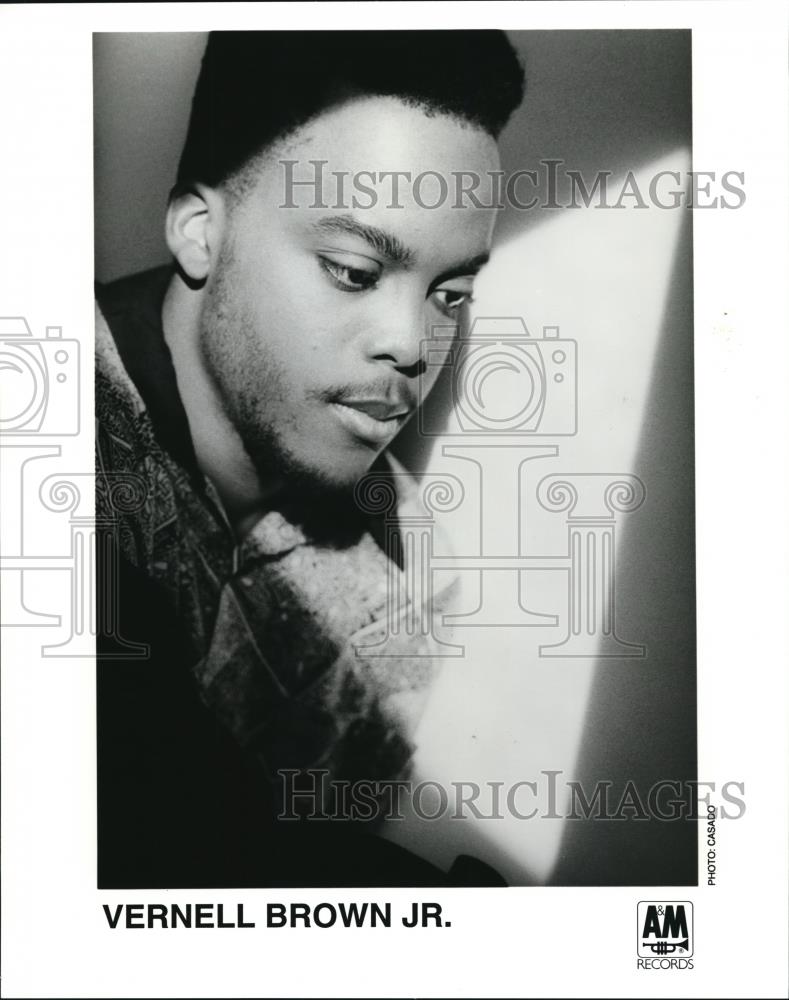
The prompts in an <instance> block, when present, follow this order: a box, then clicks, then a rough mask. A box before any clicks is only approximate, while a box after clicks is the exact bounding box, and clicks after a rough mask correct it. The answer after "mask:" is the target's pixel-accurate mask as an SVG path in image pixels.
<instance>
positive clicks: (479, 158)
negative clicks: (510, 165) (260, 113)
mask: <svg viewBox="0 0 789 1000" xmlns="http://www.w3.org/2000/svg"><path fill="white" fill-rule="evenodd" d="M271 153H272V159H277V158H279V159H287V158H294V157H295V158H297V159H298V158H302V159H304V160H305V162H306V161H309V160H315V159H317V160H323V161H325V163H326V171H327V173H331V172H333V171H353V172H360V171H363V170H376V171H411V172H413V171H417V172H419V171H425V170H436V171H441V170H445V171H449V170H458V171H459V170H463V169H467V170H474V169H483V170H495V169H497V168H498V165H499V160H498V149H497V146H496V142H495V140H494V139H493V137H492V136H491V135H489V134H488V133H487V132H486V131H485V130H484V129H482V128H481V127H479V126H478V125H475V124H472V123H471V122H468V121H465V120H464V119H462V118H459V117H458V116H456V115H451V114H448V113H444V112H442V111H440V110H437V109H433V108H430V107H426V106H424V105H420V104H416V103H413V102H410V103H409V102H406V101H404V100H402V99H400V98H398V97H388V96H387V97H371V96H364V97H356V98H352V99H349V100H347V101H345V102H344V103H342V104H339V105H335V106H334V107H331V108H327V109H326V110H325V111H323V112H322V113H321V114H319V115H317V116H315V117H314V118H311V119H310V120H309V121H308V122H306V123H305V124H304V125H302V126H301V127H299V128H297V129H296V130H294V131H293V132H292V133H290V135H289V136H287V137H286V138H285V139H283V140H282V141H281V142H279V143H275V144H274V146H273V147H272V149H271ZM269 162H271V160H270V161H269Z"/></svg>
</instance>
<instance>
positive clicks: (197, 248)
mask: <svg viewBox="0 0 789 1000" xmlns="http://www.w3.org/2000/svg"><path fill="white" fill-rule="evenodd" d="M223 217H224V216H223V210H222V199H221V197H220V195H219V193H218V192H216V191H214V190H212V189H211V188H208V187H204V186H203V185H196V186H194V187H192V188H190V189H189V190H188V191H185V192H184V193H183V194H179V195H175V196H174V197H173V198H171V199H170V204H169V205H168V206H167V222H166V228H165V235H166V238H167V246H168V247H169V248H170V252H171V253H172V255H173V256H174V257H175V259H176V260H177V261H178V264H179V265H180V267H181V270H182V271H183V272H184V273H185V274H186V275H187V276H188V277H189V278H191V279H192V280H193V281H196V282H202V281H205V279H206V278H207V277H208V272H209V271H210V269H211V264H212V262H213V260H214V257H215V255H216V250H217V247H218V245H219V238H220V234H221V226H222V220H223Z"/></svg>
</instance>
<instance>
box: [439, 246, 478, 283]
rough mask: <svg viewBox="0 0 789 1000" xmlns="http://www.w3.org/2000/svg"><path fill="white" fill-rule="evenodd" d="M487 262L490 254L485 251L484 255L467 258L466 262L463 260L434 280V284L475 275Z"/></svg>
mask: <svg viewBox="0 0 789 1000" xmlns="http://www.w3.org/2000/svg"><path fill="white" fill-rule="evenodd" d="M489 260H490V254H489V253H488V252H487V251H486V252H485V253H478V254H477V255H476V256H475V257H469V259H468V260H463V261H461V262H460V263H459V264H456V265H455V266H454V267H451V268H450V269H449V270H448V271H445V272H444V273H443V274H442V275H441V276H440V277H439V278H437V279H436V282H440V281H449V280H450V279H451V278H462V277H464V276H465V275H467V274H477V272H478V271H481V270H482V268H483V267H484V266H485V265H486V264H487V263H488V261H489Z"/></svg>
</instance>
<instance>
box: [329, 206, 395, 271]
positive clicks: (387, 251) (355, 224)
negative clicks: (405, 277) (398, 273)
mask: <svg viewBox="0 0 789 1000" xmlns="http://www.w3.org/2000/svg"><path fill="white" fill-rule="evenodd" d="M313 228H314V229H317V230H318V231H319V232H324V233H332V232H334V233H344V234H345V235H348V236H357V237H358V238H359V239H362V240H364V241H365V243H367V245H368V246H370V247H372V249H373V250H375V251H376V252H377V253H379V254H381V256H382V257H385V258H386V259H387V260H388V261H389V262H390V263H391V264H401V265H403V266H407V265H409V264H412V263H413V260H414V253H413V251H412V250H409V249H408V248H407V247H406V246H405V245H404V244H403V243H402V242H401V241H400V240H399V239H398V238H397V237H396V236H394V235H393V234H392V233H387V232H386V230H384V229H379V228H378V226H370V225H368V224H367V223H365V222H359V220H358V219H354V217H353V216H352V215H327V216H324V218H322V219H319V220H318V221H317V222H316V223H314V225H313Z"/></svg>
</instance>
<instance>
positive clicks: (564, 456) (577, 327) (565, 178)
mask: <svg viewBox="0 0 789 1000" xmlns="http://www.w3.org/2000/svg"><path fill="white" fill-rule="evenodd" d="M690 56H691V53H690V33H689V32H683V31H676V32H672V31H656V32H650V31H640V32H628V31H623V32H610V31H603V32H564V33H560V32H534V33H530V32H512V33H510V35H508V34H507V33H506V32H501V31H492V30H481V31H473V30H469V31H462V30H460V31H457V30H452V31H441V30H438V31H418V30H411V31H338V32H328V33H327V32H312V31H297V32H254V31H253V32H216V33H212V34H211V35H210V36H209V37H208V38H207V39H206V38H205V37H204V36H190V35H180V34H179V35H174V36H172V35H161V36H150V35H101V34H97V35H96V36H95V39H94V101H95V103H94V115H95V147H94V149H95V159H96V178H95V185H96V187H95V191H96V216H95V217H96V272H97V279H98V285H97V302H98V309H99V312H98V320H97V339H96V421H97V517H98V518H99V520H100V522H101V523H103V524H106V525H107V526H108V528H107V536H108V537H107V538H106V547H102V551H103V552H105V553H106V555H107V556H108V561H107V562H106V563H105V564H103V565H102V564H99V566H98V580H97V584H98V589H99V591H100V592H101V593H102V595H103V596H104V597H105V603H104V605H103V609H104V611H105V619H104V620H103V621H102V622H101V624H102V625H103V626H104V627H103V628H102V635H101V640H102V646H101V648H100V650H99V662H98V727H99V728H98V776H99V784H98V797H99V798H98V821H99V866H98V880H99V885H100V886H102V887H113V888H117V887H126V886H129V887H140V888H152V887H155V886H172V885H177V886H181V885H183V886H195V887H202V886H214V885H217V886H223V885H262V886H265V885H284V886H288V885H306V886H310V885H337V886H344V885H404V886H408V885H436V884H438V885H528V884H592V885H594V884H602V885H616V884H628V883H630V884H634V883H637V882H639V881H644V880H645V881H647V882H650V883H653V884H670V885H694V884H696V882H697V871H696V819H697V817H696V802H695V797H696V795H695V782H696V779H697V771H696V746H695V741H696V731H695V716H696V698H695V634H694V620H695V595H694V580H693V575H694V536H693V501H694V477H693V349H692V344H693V323H692V275H691V271H690V266H691V246H692V222H691V220H692V199H693V198H694V197H695V198H696V199H698V198H699V197H706V198H707V199H709V198H710V197H711V195H710V193H709V191H707V192H700V191H699V190H698V189H695V190H694V187H693V177H692V176H691V174H690V156H691V127H690V125H691V100H690V83H691V78H690V74H691V58H690ZM471 67H473V73H470V72H469V70H470V68H471ZM133 79H138V80H140V79H142V80H145V81H150V83H149V84H148V83H146V85H145V86H144V87H140V88H134V87H132V86H131V83H132V80H133ZM626 85H627V86H626ZM192 89H193V90H194V96H193V97H191V99H190V92H191V90H192ZM560 109H561V111H562V113H561V115H558V114H557V112H559V110H560ZM738 181H739V186H738ZM716 183H717V185H718V187H719V189H720V190H719V193H718V194H717V195H716V197H718V198H728V199H730V200H731V202H732V206H733V207H734V206H735V205H736V204H737V201H738V199H739V200H742V198H743V194H742V190H741V188H742V179H741V178H740V179H738V178H737V177H725V178H720V179H718V180H717V181H716ZM707 187H708V188H709V183H708V184H707ZM132 207H133V211H132V210H131V209H132ZM417 411H418V412H417ZM116 499H117V505H116V506H113V504H114V503H115V501H116ZM154 820H155V821H154ZM230 845H232V849H229V848H230ZM645 856H646V857H647V858H648V860H645Z"/></svg>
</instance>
